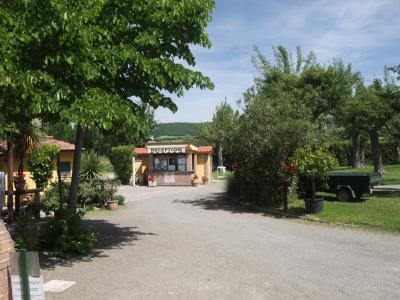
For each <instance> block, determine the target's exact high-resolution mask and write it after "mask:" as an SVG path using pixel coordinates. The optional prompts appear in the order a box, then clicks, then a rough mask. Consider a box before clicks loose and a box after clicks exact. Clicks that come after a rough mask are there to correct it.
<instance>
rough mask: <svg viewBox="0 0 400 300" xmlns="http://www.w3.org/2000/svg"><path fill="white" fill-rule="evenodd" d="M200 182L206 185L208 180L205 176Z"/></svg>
mask: <svg viewBox="0 0 400 300" xmlns="http://www.w3.org/2000/svg"><path fill="white" fill-rule="evenodd" d="M201 180H202V182H203V184H208V181H209V179H208V177H207V176H202V177H201Z"/></svg>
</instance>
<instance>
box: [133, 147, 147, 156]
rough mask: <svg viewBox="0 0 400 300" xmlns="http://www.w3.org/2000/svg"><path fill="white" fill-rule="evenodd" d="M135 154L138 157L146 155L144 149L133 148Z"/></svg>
mask: <svg viewBox="0 0 400 300" xmlns="http://www.w3.org/2000/svg"><path fill="white" fill-rule="evenodd" d="M135 153H136V154H138V155H143V154H148V152H147V149H146V148H135Z"/></svg>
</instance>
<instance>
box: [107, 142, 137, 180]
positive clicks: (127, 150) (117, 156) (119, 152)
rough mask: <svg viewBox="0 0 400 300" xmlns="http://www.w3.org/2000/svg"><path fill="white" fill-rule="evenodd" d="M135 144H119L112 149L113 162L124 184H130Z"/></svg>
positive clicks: (118, 176)
mask: <svg viewBox="0 0 400 300" xmlns="http://www.w3.org/2000/svg"><path fill="white" fill-rule="evenodd" d="M132 159H133V146H118V147H113V148H112V149H111V163H112V165H113V167H114V170H115V173H116V175H117V178H118V179H119V180H120V181H121V183H122V184H129V180H130V179H131V177H132V172H133V167H132Z"/></svg>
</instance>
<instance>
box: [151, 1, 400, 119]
mask: <svg viewBox="0 0 400 300" xmlns="http://www.w3.org/2000/svg"><path fill="white" fill-rule="evenodd" d="M399 16H400V0H360V1H359V0H344V1H342V0H328V1H325V0H321V1H317V0H315V1H313V0H304V1H301V0H296V1H295V0H292V1H290V0H278V1H275V0H217V1H216V8H215V10H214V11H213V20H212V22H211V23H210V24H209V26H208V27H207V32H208V35H209V37H210V40H211V43H212V47H211V48H210V49H207V48H200V47H197V46H194V47H192V50H193V53H194V55H195V57H196V66H195V69H196V70H198V71H201V72H202V73H203V74H205V75H206V76H209V77H210V78H211V80H212V81H213V83H214V85H215V88H214V90H199V89H192V90H190V91H188V92H186V93H185V95H184V96H183V97H180V98H177V97H172V99H173V100H174V101H175V103H176V104H177V105H178V112H176V113H175V114H173V113H172V112H170V111H169V110H167V109H163V108H160V109H158V110H157V111H156V120H157V121H158V122H161V123H164V122H206V121H210V120H211V119H212V115H213V113H214V111H215V108H216V106H217V105H218V104H220V103H221V102H222V101H224V99H225V98H226V100H227V101H228V102H229V103H230V104H231V105H233V106H234V107H235V108H236V107H237V105H236V101H237V100H239V99H241V98H242V95H243V93H244V92H245V91H246V89H247V88H249V87H250V86H252V84H253V80H254V77H255V76H257V75H258V74H257V71H256V69H255V68H254V66H253V65H252V63H251V57H252V56H253V55H254V50H253V49H254V48H253V47H254V46H257V47H258V48H259V49H260V50H261V52H262V53H263V54H264V55H265V56H266V57H267V58H268V59H269V60H270V61H273V52H272V47H274V46H277V45H283V46H286V47H287V48H288V50H289V51H290V52H292V53H293V54H294V55H295V53H296V46H301V48H302V52H303V54H304V53H308V52H309V51H313V52H315V53H316V55H317V59H318V61H319V62H320V63H321V64H323V65H327V64H329V63H330V62H331V61H332V60H333V59H334V58H340V59H342V60H343V61H344V62H345V63H346V64H347V63H351V65H352V69H353V70H354V71H359V72H361V74H362V75H363V77H364V79H365V81H366V83H369V82H371V80H372V79H373V78H375V77H382V75H383V69H384V67H385V66H393V65H398V64H400V17H399Z"/></svg>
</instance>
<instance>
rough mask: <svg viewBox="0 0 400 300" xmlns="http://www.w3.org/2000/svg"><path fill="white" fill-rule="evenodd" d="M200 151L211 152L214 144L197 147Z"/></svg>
mask: <svg viewBox="0 0 400 300" xmlns="http://www.w3.org/2000/svg"><path fill="white" fill-rule="evenodd" d="M197 149H199V150H198V153H211V152H212V150H213V147H212V146H199V147H197Z"/></svg>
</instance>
